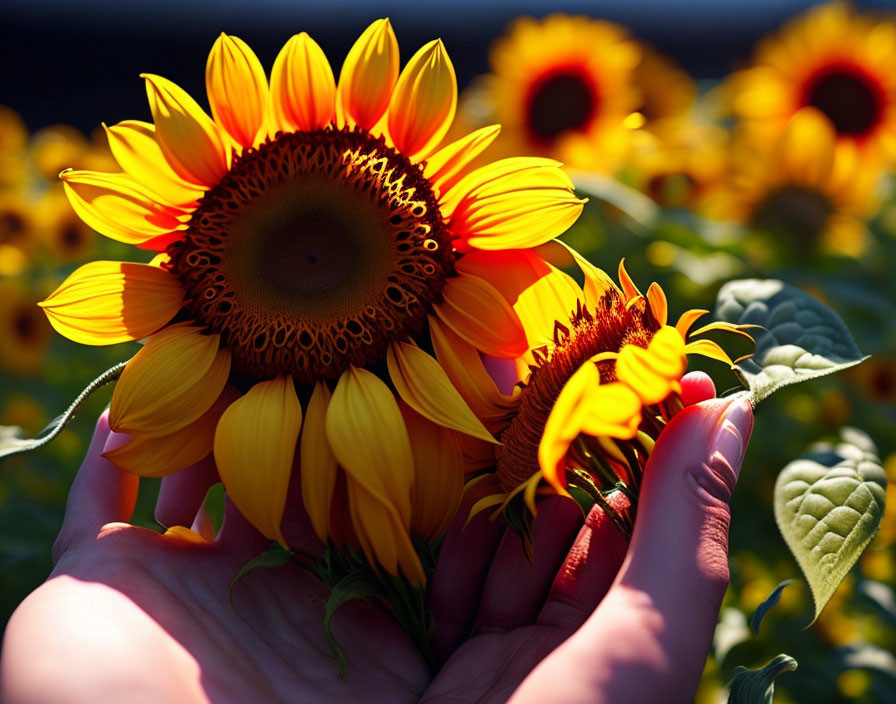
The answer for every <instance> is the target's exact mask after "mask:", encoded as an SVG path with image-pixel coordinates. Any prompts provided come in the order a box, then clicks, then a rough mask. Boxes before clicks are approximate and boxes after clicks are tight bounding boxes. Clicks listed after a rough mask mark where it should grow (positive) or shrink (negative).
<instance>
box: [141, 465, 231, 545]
mask: <svg viewBox="0 0 896 704" xmlns="http://www.w3.org/2000/svg"><path fill="white" fill-rule="evenodd" d="M217 481H219V480H218V471H217V469H215V463H214V461H213V460H212V458H211V456H209V457H206V458H205V459H203V460H201V461H199V462H197V463H196V464H194V465H193V466H192V467H187V468H186V469H182V470H180V471H179V472H175V473H174V474H169V475H168V476H167V477H164V478H163V479H162V484H161V486H160V487H159V498H158V500H157V501H156V512H155V516H156V520H157V521H158V522H159V523H161V524H162V525H163V526H165V527H166V528H168V527H170V526H189V525H191V524H192V523H193V520H194V519H195V517H196V514H197V512H198V511H199V507H200V506H202V502H203V501H204V500H205V495H206V494H207V493H208V490H209V487H211V486H212V485H213V484H214V483H215V482H217Z"/></svg>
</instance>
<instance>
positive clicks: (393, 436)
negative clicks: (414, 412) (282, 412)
mask: <svg viewBox="0 0 896 704" xmlns="http://www.w3.org/2000/svg"><path fill="white" fill-rule="evenodd" d="M326 431H327V439H328V440H329V441H330V447H331V448H332V450H333V454H335V455H336V460H337V461H338V462H339V464H340V466H341V467H342V468H343V469H344V470H345V472H346V474H347V475H348V476H349V477H350V478H351V479H352V480H353V481H354V482H355V483H357V484H360V485H361V486H363V487H364V489H365V490H366V491H367V492H368V493H369V494H371V495H372V496H374V497H376V499H377V501H378V502H379V503H380V504H382V505H383V506H388V507H392V508H394V509H395V511H396V512H397V515H398V516H399V517H400V519H401V525H402V526H404V528H405V530H407V529H408V528H409V527H410V524H411V486H412V485H413V483H414V458H413V455H412V454H411V444H410V441H409V440H408V431H407V429H406V428H405V425H404V420H403V419H402V417H401V412H400V411H399V410H398V402H397V401H396V400H395V397H394V396H393V395H392V392H391V391H390V390H389V387H388V386H386V384H384V383H383V382H382V381H380V379H379V377H377V376H376V374H374V373H372V372H369V371H367V370H366V369H360V368H358V367H349V368H348V369H347V370H346V371H345V372H343V373H342V376H341V377H340V378H339V382H338V383H337V384H336V389H335V391H334V392H333V397H332V398H331V399H330V405H329V407H328V408H327V420H326ZM384 566H385V565H384Z"/></svg>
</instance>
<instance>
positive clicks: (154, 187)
mask: <svg viewBox="0 0 896 704" xmlns="http://www.w3.org/2000/svg"><path fill="white" fill-rule="evenodd" d="M103 127H105V129H106V137H107V138H108V140H109V148H110V149H111V150H112V156H114V157H115V161H117V162H118V165H119V166H120V167H121V168H122V169H123V170H124V172H125V173H126V174H127V175H128V176H130V177H131V178H132V179H134V180H135V181H136V182H137V183H139V184H140V185H141V186H143V187H144V188H146V189H147V190H150V191H152V192H153V193H155V194H156V195H157V196H159V197H160V198H161V199H162V200H164V201H165V202H166V203H169V204H171V205H185V204H188V203H192V202H194V201H196V200H198V199H199V198H201V197H202V193H203V191H202V189H201V188H198V187H196V186H194V185H192V184H188V183H187V182H186V181H184V180H183V179H182V178H180V177H179V176H178V175H177V174H176V173H174V171H173V170H172V168H171V167H170V166H169V165H168V162H167V161H166V160H165V156H164V154H162V148H161V147H160V146H159V143H158V141H157V140H156V128H155V126H154V125H151V124H149V123H148V122H140V121H139V120H126V121H125V122H119V123H118V124H117V125H112V127H106V126H105V125H103Z"/></svg>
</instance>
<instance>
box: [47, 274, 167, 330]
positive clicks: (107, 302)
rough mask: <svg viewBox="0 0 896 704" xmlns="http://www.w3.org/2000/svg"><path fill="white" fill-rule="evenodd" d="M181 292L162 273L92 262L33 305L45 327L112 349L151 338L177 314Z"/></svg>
mask: <svg viewBox="0 0 896 704" xmlns="http://www.w3.org/2000/svg"><path fill="white" fill-rule="evenodd" d="M183 298H184V291H183V289H182V288H181V285H180V282H179V281H178V280H177V279H176V278H174V277H173V276H172V275H171V274H169V273H168V272H167V271H165V270H164V269H159V268H158V267H154V266H149V265H148V264H132V263H130V262H109V261H96V262H90V263H89V264H85V265H84V266H82V267H80V268H79V269H77V270H76V271H75V272H74V273H72V274H71V276H69V277H68V278H67V279H66V280H65V281H63V282H62V284H61V285H60V286H59V288H57V289H56V290H55V291H54V292H53V293H52V294H50V296H49V297H48V298H47V300H45V301H43V302H41V303H39V304H38V305H40V306H41V307H42V308H43V309H44V312H45V313H46V314H47V317H48V318H49V319H50V324H51V325H52V326H53V327H54V328H56V330H57V332H59V333H60V334H62V335H65V336H66V337H67V338H69V339H70V340H74V341H75V342H80V343H82V344H85V345H114V344H116V343H118V342H129V341H131V340H139V339H140V338H141V337H146V336H147V335H151V334H152V333H154V332H155V331H156V330H158V329H159V328H161V327H163V326H164V325H165V324H166V323H168V321H170V320H171V318H173V317H174V316H175V315H176V314H177V311H178V310H179V309H180V305H181V302H182V301H183Z"/></svg>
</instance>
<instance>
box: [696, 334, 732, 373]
mask: <svg viewBox="0 0 896 704" xmlns="http://www.w3.org/2000/svg"><path fill="white" fill-rule="evenodd" d="M684 351H685V353H686V354H699V355H701V356H703V357H708V358H709V359H716V360H718V361H720V362H724V363H725V364H727V365H728V366H729V367H733V366H734V362H733V361H731V357H729V356H728V353H727V352H725V350H723V349H722V348H721V347H719V345H718V344H717V343H715V342H713V341H712V340H693V341H691V342H689V343H688V344H687V345H685V347H684Z"/></svg>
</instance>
